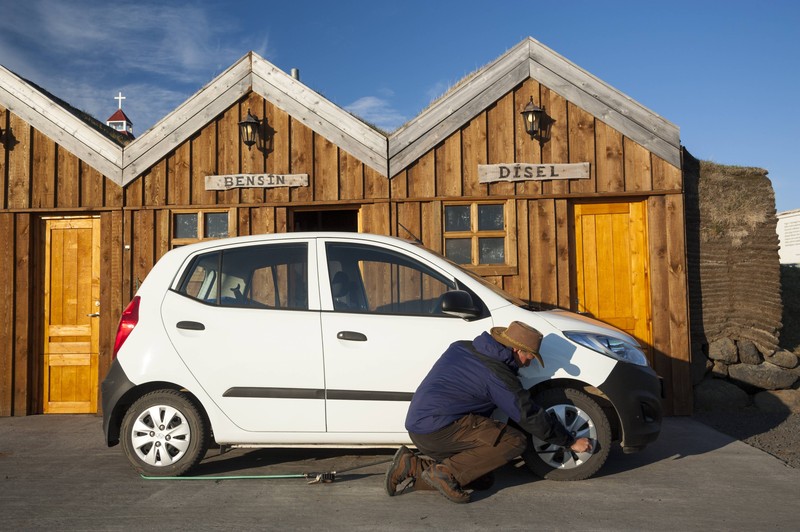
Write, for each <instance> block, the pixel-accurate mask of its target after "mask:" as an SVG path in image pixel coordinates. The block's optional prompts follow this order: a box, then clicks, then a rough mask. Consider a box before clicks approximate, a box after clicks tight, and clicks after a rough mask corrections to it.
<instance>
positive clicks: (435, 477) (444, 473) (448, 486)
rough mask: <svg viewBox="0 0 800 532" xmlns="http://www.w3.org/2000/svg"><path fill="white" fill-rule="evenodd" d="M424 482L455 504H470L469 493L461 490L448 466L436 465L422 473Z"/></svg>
mask: <svg viewBox="0 0 800 532" xmlns="http://www.w3.org/2000/svg"><path fill="white" fill-rule="evenodd" d="M422 480H424V481H425V482H427V483H428V485H429V486H431V487H433V488H435V489H436V490H437V491H438V492H439V493H441V494H442V495H444V496H445V497H447V498H448V499H450V500H451V501H453V502H457V503H465V502H469V500H470V496H469V493H467V492H465V491H464V490H462V489H461V486H460V485H459V484H458V481H457V480H456V479H455V478H454V477H453V475H452V474H451V473H450V470H449V469H448V468H447V466H445V465H443V464H434V465H432V466H431V467H429V468H428V469H426V470H425V471H423V472H422Z"/></svg>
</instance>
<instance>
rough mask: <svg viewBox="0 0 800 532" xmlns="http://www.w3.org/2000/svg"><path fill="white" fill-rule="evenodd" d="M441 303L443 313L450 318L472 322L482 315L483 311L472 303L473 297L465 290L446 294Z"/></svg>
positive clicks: (443, 295)
mask: <svg viewBox="0 0 800 532" xmlns="http://www.w3.org/2000/svg"><path fill="white" fill-rule="evenodd" d="M439 303H440V305H441V309H442V312H443V313H444V314H448V315H450V316H456V317H458V318H463V319H465V320H471V319H475V318H477V317H478V316H480V315H481V310H480V309H479V308H477V307H476V306H475V304H474V303H473V302H472V296H470V295H469V293H468V292H465V291H464V290H451V291H450V292H445V293H444V294H442V296H441V299H440V302H439Z"/></svg>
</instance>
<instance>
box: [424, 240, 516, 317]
mask: <svg viewBox="0 0 800 532" xmlns="http://www.w3.org/2000/svg"><path fill="white" fill-rule="evenodd" d="M413 243H414V244H415V245H417V246H420V247H421V248H424V249H425V251H428V252H429V253H433V254H434V255H436V256H437V257H439V258H440V259H442V260H443V261H445V262H447V263H448V264H450V265H452V266H453V267H455V268H458V270H459V271H461V272H464V273H465V274H467V275H469V276H470V277H472V278H473V279H475V280H476V281H477V282H479V283H480V284H482V285H483V286H485V287H486V288H488V289H489V290H491V291H492V292H494V293H495V294H497V295H498V296H500V297H502V298H503V299H505V300H506V301H508V302H509V303H511V304H512V305H516V306H518V307H523V308H530V305H529V304H528V303H527V302H526V301H523V300H522V299H519V298H518V297H514V296H512V295H511V294H509V293H508V292H505V291H504V290H502V289H501V288H498V287H497V286H495V285H494V284H492V283H490V282H489V281H487V280H486V279H484V278H483V277H481V276H480V275H478V274H476V273H473V272H471V271H469V270H467V269H466V268H464V267H462V266H461V265H460V264H456V263H455V262H453V261H452V260H450V259H448V258H447V257H445V256H444V255H442V254H441V253H439V252H437V251H434V250H432V249H429V248H426V247H425V246H423V245H422V244H420V243H419V242H413Z"/></svg>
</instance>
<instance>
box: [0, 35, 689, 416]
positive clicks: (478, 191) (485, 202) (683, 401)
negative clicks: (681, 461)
mask: <svg viewBox="0 0 800 532" xmlns="http://www.w3.org/2000/svg"><path fill="white" fill-rule="evenodd" d="M530 102H533V103H534V104H535V105H537V106H539V107H543V108H544V110H545V112H546V115H547V117H548V123H549V126H550V130H549V136H548V138H547V140H546V141H545V142H539V141H538V140H536V139H533V138H532V137H531V135H529V134H528V133H527V132H526V131H525V128H524V124H523V121H522V118H521V115H520V113H521V111H522V110H523V109H524V108H525V107H526V105H528V104H529V103H530ZM248 114H252V115H254V116H255V117H257V118H259V119H266V125H264V124H263V123H262V134H261V137H260V139H259V141H258V142H257V143H256V145H254V146H252V147H251V148H248V147H246V146H245V145H244V144H243V143H242V141H241V139H240V132H239V125H238V124H239V122H240V121H242V120H244V119H245V117H247V116H248ZM0 140H2V151H0V243H2V245H0V416H10V415H27V414H35V413H67V412H96V411H97V408H98V382H99V381H100V380H102V378H103V376H104V375H105V372H106V370H107V368H108V367H109V364H110V361H111V352H112V349H113V341H114V335H115V330H116V324H117V321H118V318H119V315H120V312H121V311H122V309H123V308H124V306H125V305H126V304H127V302H128V301H129V300H130V298H131V297H132V296H133V294H134V293H135V291H136V288H137V286H138V284H139V283H140V282H141V281H142V280H143V279H144V277H145V276H146V275H147V272H148V271H149V270H150V268H151V267H152V266H153V264H154V263H155V262H156V261H157V260H158V258H159V257H160V256H161V255H163V254H164V253H165V252H166V251H167V250H169V249H170V248H172V247H174V246H177V245H182V244H185V243H188V242H192V241H196V240H199V239H203V238H215V237H220V236H234V235H248V234H259V233H271V232H284V231H299V230H314V229H340V230H352V231H356V230H357V231H363V232H373V233H381V234H390V235H397V236H400V237H404V238H418V239H419V240H421V241H422V242H423V243H424V244H425V245H426V246H427V247H429V248H432V249H434V250H437V251H439V252H442V253H444V254H447V255H448V256H450V257H452V258H454V259H456V260H458V261H460V262H464V263H466V264H467V265H468V267H470V268H471V269H472V270H473V271H475V272H476V273H478V274H479V275H481V276H483V277H485V278H486V279H487V280H488V281H490V282H492V283H495V284H497V285H499V286H501V287H503V288H504V289H506V290H507V291H508V292H510V293H512V294H514V295H516V296H518V297H520V298H523V299H527V300H532V301H534V302H537V303H540V304H541V305H542V306H553V307H561V308H565V309H571V310H576V311H581V312H587V313H590V314H592V315H594V316H596V317H597V318H599V319H601V320H604V321H606V322H609V323H612V324H614V325H616V326H618V327H620V328H622V329H625V330H627V331H629V332H631V333H632V334H634V335H635V336H636V337H637V338H638V339H639V340H640V341H641V342H643V344H644V345H646V346H647V349H648V351H649V357H650V360H651V362H652V365H653V366H654V368H655V369H656V371H657V372H658V373H659V374H660V375H661V376H662V377H663V378H664V380H665V386H666V395H667V401H666V407H667V411H668V412H669V413H673V414H688V413H691V409H692V388H691V381H690V376H689V365H690V364H689V327H688V318H687V300H688V297H687V288H686V287H687V280H686V253H685V228H684V190H683V174H682V170H681V146H680V139H679V132H678V128H677V127H676V126H674V125H673V124H671V123H669V122H668V121H666V120H664V119H663V118H661V117H659V116H657V115H656V114H654V113H653V112H651V111H649V110H648V109H646V108H644V107H642V106H641V105H639V104H637V103H636V102H635V101H633V100H631V99H630V98H628V97H627V96H625V95H623V94H621V93H620V92H618V91H617V90H615V89H613V88H612V87H610V86H608V85H606V84H605V83H603V82H602V81H600V80H598V79H597V78H595V77H593V76H592V75H591V74H589V73H587V72H585V71H583V70H582V69H580V68H579V67H577V66H575V65H574V64H572V63H571V62H569V61H568V60H566V59H564V58H563V57H561V56H559V55H558V54H556V53H555V52H553V51H552V50H550V49H548V48H546V47H545V46H543V45H541V44H540V43H538V42H536V41H535V40H533V39H526V40H524V41H523V42H521V43H520V44H518V45H517V46H515V47H514V48H513V49H511V50H509V51H508V52H507V53H505V54H504V55H503V56H501V57H500V58H498V59H497V60H496V61H494V62H493V63H491V64H489V65H488V66H486V67H485V68H483V69H481V70H480V71H478V72H476V73H475V74H474V75H472V76H470V77H468V78H467V79H465V80H464V81H463V82H462V83H460V84H459V85H457V86H456V87H454V88H453V89H452V90H451V91H449V92H448V93H447V94H446V95H444V96H443V97H442V98H440V99H439V100H438V101H437V102H435V103H434V104H433V105H432V106H431V107H430V108H428V109H427V110H425V111H424V112H422V113H421V114H420V115H419V116H417V117H416V118H414V119H413V120H411V121H410V122H409V123H407V124H406V125H405V126H403V127H402V128H401V129H399V130H398V131H396V132H394V133H392V134H391V135H389V136H387V135H385V134H383V133H381V132H380V131H377V130H375V129H374V128H372V127H370V126H369V125H367V124H365V123H363V122H362V121H360V120H358V119H357V118H355V117H353V116H352V115H350V114H349V113H347V112H346V111H344V110H343V109H341V108H339V107H337V106H336V105H334V104H333V103H331V102H330V101H328V100H326V99H325V98H324V97H322V96H321V95H319V94H318V93H316V92H314V91H313V90H311V89H310V88H308V87H306V86H305V85H303V84H302V83H301V82H300V81H299V80H297V79H295V78H293V77H292V76H289V75H287V74H285V73H284V72H282V71H280V70H278V69H277V68H275V67H274V66H273V65H271V64H270V63H268V62H267V61H265V60H264V59H262V58H260V57H258V56H257V55H256V54H254V53H250V54H248V55H246V56H245V57H243V58H242V59H241V60H239V61H238V62H237V63H236V64H234V65H233V66H232V67H230V68H229V69H228V70H227V71H226V72H224V73H223V74H221V75H220V76H219V77H217V78H216V79H215V80H213V81H212V82H211V83H210V84H209V85H207V86H206V87H204V88H203V89H202V90H200V91H199V92H198V93H197V94H195V95H194V96H192V97H191V98H190V99H189V100H187V101H186V102H185V103H184V104H183V105H181V106H180V107H179V108H177V109H176V110H175V111H173V112H172V113H171V114H170V115H168V116H167V117H165V118H164V119H163V120H161V121H160V122H159V123H157V124H156V125H155V126H154V127H152V128H151V129H150V130H148V131H147V132H145V133H144V134H142V135H141V136H140V137H139V138H137V139H135V140H133V141H129V142H128V143H126V141H125V139H120V138H118V137H115V136H113V135H112V132H111V129H110V128H105V127H104V126H102V125H99V126H98V124H95V123H93V121H92V120H90V119H87V118H86V117H80V116H77V114H76V113H75V112H74V110H72V109H70V108H69V106H67V105H65V104H64V103H63V102H60V101H59V100H57V99H56V98H54V97H52V96H51V95H49V94H47V93H45V92H43V91H42V90H40V89H38V88H37V87H35V86H34V85H32V84H31V83H29V82H26V81H25V80H23V79H21V78H19V77H18V76H16V75H15V74H13V73H12V72H10V71H8V70H6V69H4V68H2V67H0ZM128 140H129V139H128ZM225 176H227V178H226V177H225ZM226 185H227V186H226Z"/></svg>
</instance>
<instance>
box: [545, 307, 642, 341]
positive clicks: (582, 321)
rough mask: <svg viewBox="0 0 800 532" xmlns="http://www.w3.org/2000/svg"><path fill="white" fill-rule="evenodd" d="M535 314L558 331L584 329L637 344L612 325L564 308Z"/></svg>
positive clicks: (629, 336)
mask: <svg viewBox="0 0 800 532" xmlns="http://www.w3.org/2000/svg"><path fill="white" fill-rule="evenodd" d="M537 314H538V315H539V317H541V318H543V319H544V320H545V321H546V322H547V323H549V324H550V325H552V326H553V327H555V328H556V329H559V330H560V331H584V332H593V333H600V334H606V335H608V336H613V337H614V338H619V339H620V340H625V341H626V342H629V343H632V344H633V345H639V342H638V341H636V339H634V338H633V337H632V336H631V335H629V334H628V333H625V332H623V331H621V330H619V329H617V328H616V327H614V326H612V325H609V324H607V323H603V322H602V321H599V320H596V319H594V318H590V317H589V316H583V315H581V314H575V313H574V312H569V311H566V310H545V311H540V312H537Z"/></svg>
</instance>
